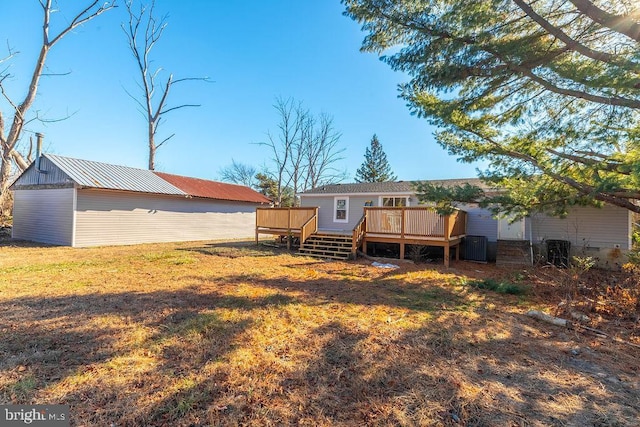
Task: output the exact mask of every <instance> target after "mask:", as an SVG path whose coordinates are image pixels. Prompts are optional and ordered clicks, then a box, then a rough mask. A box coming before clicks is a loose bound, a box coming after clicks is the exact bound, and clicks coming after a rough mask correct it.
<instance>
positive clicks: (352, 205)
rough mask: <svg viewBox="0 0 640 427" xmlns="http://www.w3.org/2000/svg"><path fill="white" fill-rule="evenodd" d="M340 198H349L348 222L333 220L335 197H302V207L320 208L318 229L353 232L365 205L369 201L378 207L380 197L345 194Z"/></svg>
mask: <svg viewBox="0 0 640 427" xmlns="http://www.w3.org/2000/svg"><path fill="white" fill-rule="evenodd" d="M340 197H348V198H349V213H348V217H347V219H348V221H347V222H335V221H334V220H333V216H334V212H333V203H334V202H333V201H334V196H327V197H301V198H300V206H302V207H318V228H319V229H321V230H346V231H351V230H353V228H354V227H355V226H356V224H357V223H358V221H360V218H362V214H363V213H364V204H365V202H367V201H371V202H373V205H372V206H378V196H377V195H373V194H372V195H371V196H350V195H348V194H345V195H344V196H340Z"/></svg>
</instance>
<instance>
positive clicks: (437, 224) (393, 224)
mask: <svg viewBox="0 0 640 427" xmlns="http://www.w3.org/2000/svg"><path fill="white" fill-rule="evenodd" d="M364 209H365V216H366V226H365V232H364V239H363V242H362V251H363V252H366V251H367V243H368V242H370V243H398V244H399V245H400V259H403V258H404V253H405V246H406V245H424V246H441V247H443V248H444V265H445V266H446V267H448V266H449V259H450V256H451V248H452V247H453V248H455V253H456V260H459V259H460V242H461V241H462V238H463V237H464V236H465V234H466V228H467V213H466V212H465V211H461V210H458V211H456V212H454V213H453V214H451V215H440V214H438V213H437V212H436V211H435V210H434V209H432V208H428V207H401V208H374V207H368V208H364Z"/></svg>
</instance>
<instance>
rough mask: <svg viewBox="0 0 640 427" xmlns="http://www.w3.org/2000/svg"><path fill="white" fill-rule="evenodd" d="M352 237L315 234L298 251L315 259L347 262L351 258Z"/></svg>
mask: <svg viewBox="0 0 640 427" xmlns="http://www.w3.org/2000/svg"><path fill="white" fill-rule="evenodd" d="M351 245H352V237H351V236H346V235H340V234H314V235H312V236H310V237H309V238H308V239H307V240H306V241H305V242H304V243H303V244H302V245H301V246H300V249H299V250H298V253H299V254H300V255H306V256H310V257H314V258H328V259H340V260H347V259H350V258H351V256H352V255H351Z"/></svg>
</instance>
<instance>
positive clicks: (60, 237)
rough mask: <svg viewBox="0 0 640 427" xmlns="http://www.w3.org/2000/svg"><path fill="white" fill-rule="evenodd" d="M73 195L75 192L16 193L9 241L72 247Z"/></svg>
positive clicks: (19, 191)
mask: <svg viewBox="0 0 640 427" xmlns="http://www.w3.org/2000/svg"><path fill="white" fill-rule="evenodd" d="M75 191H76V190H75V189H74V188H63V189H47V190H15V191H14V194H13V197H14V206H13V232H12V233H13V234H12V237H13V238H14V239H20V240H32V241H36V242H42V243H51V244H55V245H67V246H70V245H72V244H73V199H74V197H75Z"/></svg>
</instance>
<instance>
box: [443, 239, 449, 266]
mask: <svg viewBox="0 0 640 427" xmlns="http://www.w3.org/2000/svg"><path fill="white" fill-rule="evenodd" d="M449 249H450V248H449V242H447V243H446V244H445V245H444V266H445V268H449V256H450V252H449Z"/></svg>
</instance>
